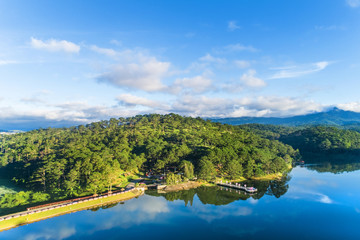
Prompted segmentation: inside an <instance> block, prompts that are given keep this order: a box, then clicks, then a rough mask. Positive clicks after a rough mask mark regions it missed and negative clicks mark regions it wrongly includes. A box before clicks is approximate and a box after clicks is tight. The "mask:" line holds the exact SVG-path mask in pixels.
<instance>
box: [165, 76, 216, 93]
mask: <svg viewBox="0 0 360 240" xmlns="http://www.w3.org/2000/svg"><path fill="white" fill-rule="evenodd" d="M211 88H212V80H211V79H210V78H207V77H205V76H201V75H199V76H195V77H191V78H180V79H176V80H175V82H174V83H173V85H172V86H171V87H170V91H171V92H174V93H179V92H181V91H184V90H188V91H191V92H196V93H201V92H205V91H208V90H210V89H211Z"/></svg>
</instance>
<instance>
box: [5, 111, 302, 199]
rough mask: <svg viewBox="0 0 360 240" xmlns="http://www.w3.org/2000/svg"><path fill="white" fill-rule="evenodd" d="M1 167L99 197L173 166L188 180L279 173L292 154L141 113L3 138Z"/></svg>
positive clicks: (214, 128)
mask: <svg viewBox="0 0 360 240" xmlns="http://www.w3.org/2000/svg"><path fill="white" fill-rule="evenodd" d="M0 149H1V151H0V164H1V165H0V168H1V167H2V168H5V170H6V171H5V172H6V173H7V175H8V177H9V178H10V179H13V180H14V181H16V182H17V183H19V184H22V185H24V186H26V187H28V188H29V189H32V190H37V191H39V190H41V191H45V192H48V193H53V192H55V193H58V194H63V195H69V196H73V195H78V194H81V193H82V192H84V191H91V192H93V193H98V192H99V191H102V190H104V189H108V190H109V191H111V188H112V186H113V185H114V184H115V183H117V182H119V181H121V178H122V177H124V175H127V174H129V173H133V172H137V171H143V172H147V171H149V170H152V172H154V173H163V172H164V170H168V169H172V170H174V169H176V171H179V170H180V171H181V172H182V173H183V176H184V177H186V178H188V179H191V178H193V177H194V176H195V175H197V176H198V177H200V178H203V179H207V180H210V179H213V178H214V177H215V176H217V175H221V176H225V177H228V178H238V177H240V176H244V175H245V176H246V177H252V176H254V175H265V174H269V173H274V172H279V171H283V170H284V166H287V165H289V164H291V161H292V158H294V157H297V152H296V151H294V149H293V148H292V147H290V146H287V145H284V144H282V143H280V142H279V141H274V140H268V139H264V138H261V137H260V136H258V135H256V134H253V133H251V132H249V131H248V130H244V129H240V128H239V127H236V126H228V125H222V124H219V123H212V122H210V121H205V120H203V119H201V118H190V117H181V116H179V115H175V114H168V115H158V114H151V115H139V116H135V117H131V118H126V119H125V118H120V119H110V120H109V121H100V122H95V123H91V124H88V125H86V126H84V125H80V126H78V127H71V128H59V129H54V128H48V129H39V130H33V131H29V132H25V133H20V134H15V135H9V136H1V139H0Z"/></svg>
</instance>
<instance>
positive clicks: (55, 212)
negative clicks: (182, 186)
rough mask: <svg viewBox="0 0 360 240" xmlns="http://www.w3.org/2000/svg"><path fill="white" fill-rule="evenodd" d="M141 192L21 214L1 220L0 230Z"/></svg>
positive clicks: (135, 195) (125, 197)
mask: <svg viewBox="0 0 360 240" xmlns="http://www.w3.org/2000/svg"><path fill="white" fill-rule="evenodd" d="M142 193H143V191H141V190H135V191H131V192H127V193H123V194H119V195H113V196H109V197H106V198H102V199H95V200H89V201H87V202H82V203H77V204H74V205H70V206H62V207H59V208H56V209H51V210H47V211H44V212H38V213H33V214H30V215H25V216H21V217H16V218H12V219H7V220H3V221H2V222H0V231H4V230H7V229H9V228H14V227H18V226H21V225H24V224H28V223H32V222H36V221H40V220H43V219H47V218H51V217H55V216H58V215H63V214H66V213H71V212H76V211H79V210H84V209H88V208H93V207H96V206H100V205H104V204H108V203H111V202H118V201H124V200H128V199H131V198H134V197H137V196H140V195H141V194H142Z"/></svg>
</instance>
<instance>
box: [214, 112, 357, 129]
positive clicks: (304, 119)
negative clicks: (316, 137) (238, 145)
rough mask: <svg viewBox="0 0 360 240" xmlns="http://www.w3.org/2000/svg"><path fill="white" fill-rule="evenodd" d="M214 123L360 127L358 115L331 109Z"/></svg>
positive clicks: (219, 120)
mask: <svg viewBox="0 0 360 240" xmlns="http://www.w3.org/2000/svg"><path fill="white" fill-rule="evenodd" d="M211 120H212V121H214V122H221V123H226V124H231V125H241V124H248V123H259V124H272V125H285V126H300V125H332V126H345V125H346V126H348V125H355V126H357V127H359V125H360V113H357V112H352V111H344V110H341V109H338V108H333V109H331V110H330V111H325V112H318V113H311V114H306V115H299V116H294V117H284V118H276V117H238V118H218V119H211Z"/></svg>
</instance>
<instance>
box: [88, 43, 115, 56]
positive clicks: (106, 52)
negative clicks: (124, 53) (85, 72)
mask: <svg viewBox="0 0 360 240" xmlns="http://www.w3.org/2000/svg"><path fill="white" fill-rule="evenodd" d="M90 49H91V50H92V51H94V52H97V53H100V54H104V55H107V56H109V57H114V56H116V55H117V52H116V51H115V50H113V49H111V48H100V47H98V46H96V45H92V46H90Z"/></svg>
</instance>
